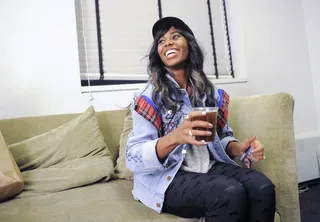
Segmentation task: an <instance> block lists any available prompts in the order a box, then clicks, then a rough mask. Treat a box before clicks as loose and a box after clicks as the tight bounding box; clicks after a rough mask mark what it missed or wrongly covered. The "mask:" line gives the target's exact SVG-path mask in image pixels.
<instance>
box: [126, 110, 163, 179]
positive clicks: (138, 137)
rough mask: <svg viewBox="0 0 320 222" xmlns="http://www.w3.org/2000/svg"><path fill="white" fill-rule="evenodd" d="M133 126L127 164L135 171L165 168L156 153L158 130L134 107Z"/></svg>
mask: <svg viewBox="0 0 320 222" xmlns="http://www.w3.org/2000/svg"><path fill="white" fill-rule="evenodd" d="M132 119H133V126H132V131H131V133H130V135H129V137H128V142H127V147H126V166H127V167H128V169H129V170H131V171H132V172H134V173H151V172H154V171H156V170H161V169H163V168H164V166H163V164H162V163H161V162H160V161H159V159H158V156H157V153H156V145H157V142H158V140H159V136H158V131H157V129H156V128H155V127H154V125H152V123H150V122H149V121H147V120H146V119H145V118H144V117H142V116H141V115H140V114H139V113H137V112H136V111H135V110H134V109H133V108H132Z"/></svg>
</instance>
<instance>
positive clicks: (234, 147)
mask: <svg viewBox="0 0 320 222" xmlns="http://www.w3.org/2000/svg"><path fill="white" fill-rule="evenodd" d="M249 146H251V147H252V149H253V153H252V158H253V160H254V161H255V162H256V163H257V162H259V161H261V160H263V159H265V157H264V147H263V145H262V144H261V142H260V141H259V140H257V139H256V137H255V136H252V137H250V138H248V139H246V140H244V141H243V142H242V143H238V142H230V143H229V145H228V147H227V154H228V155H229V156H233V157H236V156H241V155H242V154H243V153H244V152H245V151H246V150H247V149H248V147H249Z"/></svg>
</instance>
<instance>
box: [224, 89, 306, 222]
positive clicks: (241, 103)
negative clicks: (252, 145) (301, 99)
mask: <svg viewBox="0 0 320 222" xmlns="http://www.w3.org/2000/svg"><path fill="white" fill-rule="evenodd" d="M293 108H294V99H293V97H292V96H291V95H289V94H286V93H276V94H270V95H258V96H251V97H244V98H235V99H231V102H230V105H229V112H230V115H229V124H230V126H231V127H232V128H233V130H234V134H235V137H236V138H238V139H239V140H241V141H242V140H244V139H246V138H248V137H250V136H253V135H256V136H257V139H259V140H260V141H261V143H262V144H263V145H264V147H265V155H266V160H264V161H261V162H260V163H258V164H254V165H253V168H255V169H257V170H259V171H261V172H262V173H264V174H265V175H266V176H267V177H268V178H270V179H271V181H272V182H273V183H274V185H275V186H276V201H277V204H276V205H277V206H276V208H277V212H278V213H279V214H280V216H281V221H282V222H298V221H300V208H299V195H298V175H297V164H296V148H295V138H294V128H293Z"/></svg>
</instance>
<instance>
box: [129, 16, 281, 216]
mask: <svg viewBox="0 0 320 222" xmlns="http://www.w3.org/2000/svg"><path fill="white" fill-rule="evenodd" d="M152 34H153V37H154V43H153V45H152V48H151V51H150V54H149V66H148V71H149V73H150V81H149V84H148V86H147V88H146V89H144V90H143V91H142V92H140V93H138V94H136V97H135V99H134V103H133V106H132V118H133V130H132V132H131V134H130V135H129V138H128V143H127V151H126V164H127V167H128V168H129V169H130V170H131V171H132V172H134V188H133V195H134V197H135V198H136V199H138V200H140V201H141V202H142V203H144V204H145V205H146V206H148V207H150V208H152V209H154V210H156V211H157V212H159V213H161V212H162V211H164V212H168V213H171V214H174V215H178V216H181V217H185V218H200V217H205V219H206V221H215V222H219V221H224V222H226V221H228V222H231V221H246V222H247V221H260V222H263V221H266V222H267V221H268V222H271V221H273V219H274V212H275V191H274V185H273V184H272V183H271V181H270V180H269V179H268V178H267V177H265V176H264V175H263V174H261V173H259V172H258V171H255V170H252V169H249V168H242V167H240V166H238V165H237V164H236V163H235V162H234V161H233V160H232V159H233V158H234V157H237V156H240V155H242V154H243V153H244V151H245V150H247V148H248V147H250V146H251V147H252V148H253V154H252V159H253V160H254V161H255V162H259V161H260V160H262V159H264V148H263V146H262V144H261V143H260V142H259V141H258V140H256V138H255V137H251V138H248V139H247V140H245V141H244V142H242V143H240V142H239V141H238V140H237V139H235V138H234V137H233V132H232V129H231V128H230V126H229V125H228V122H227V119H228V114H227V113H228V110H227V108H228V98H229V97H228V95H227V94H226V92H224V91H223V90H220V89H218V90H215V88H214V86H213V85H212V83H211V82H210V81H209V80H208V78H207V77H206V75H205V73H204V72H203V70H202V69H203V53H202V51H201V49H200V47H199V45H198V43H197V41H196V39H195V37H194V34H193V32H192V30H191V29H190V28H189V27H188V26H187V25H186V24H185V23H184V22H183V21H181V20H180V19H178V18H175V17H166V18H163V19H160V20H159V21H157V22H156V23H155V24H154V26H153V29H152ZM205 106H206V107H216V106H219V115H218V124H217V126H213V125H212V124H211V123H209V122H206V121H194V118H195V117H199V116H201V115H206V113H205V112H201V111H193V112H191V108H192V107H205ZM199 127H200V128H212V127H216V130H217V135H216V138H215V140H214V141H213V142H205V141H197V140H196V139H195V136H201V135H202V136H206V135H210V131H205V130H197V128H199Z"/></svg>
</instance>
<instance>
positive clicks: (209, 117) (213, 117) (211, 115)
mask: <svg viewBox="0 0 320 222" xmlns="http://www.w3.org/2000/svg"><path fill="white" fill-rule="evenodd" d="M205 109H206V108H204V110H205ZM206 113H207V114H206V115H205V116H198V117H195V118H194V119H195V120H201V121H207V122H209V123H211V124H212V125H213V127H212V128H201V127H199V128H196V129H197V130H204V131H210V132H211V133H212V134H211V135H208V136H196V140H198V141H201V140H204V141H206V142H212V141H214V139H215V137H216V125H217V110H210V111H206Z"/></svg>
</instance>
